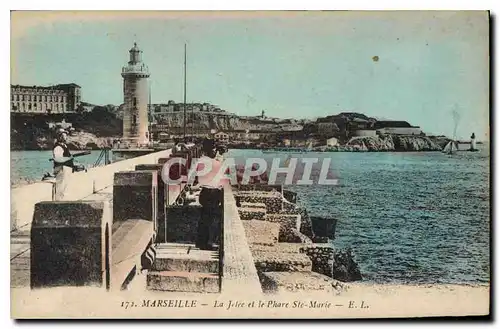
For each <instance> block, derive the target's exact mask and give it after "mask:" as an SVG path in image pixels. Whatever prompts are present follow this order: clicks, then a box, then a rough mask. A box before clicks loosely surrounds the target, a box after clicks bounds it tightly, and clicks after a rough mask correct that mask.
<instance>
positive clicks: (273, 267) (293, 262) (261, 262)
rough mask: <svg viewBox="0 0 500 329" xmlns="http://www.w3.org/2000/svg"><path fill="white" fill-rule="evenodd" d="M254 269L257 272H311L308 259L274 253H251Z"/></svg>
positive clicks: (310, 264)
mask: <svg viewBox="0 0 500 329" xmlns="http://www.w3.org/2000/svg"><path fill="white" fill-rule="evenodd" d="M252 255H253V259H254V263H255V268H257V271H259V272H283V271H290V272H295V271H306V272H308V271H311V268H312V263H311V260H310V259H309V257H307V256H306V255H304V254H300V253H281V252H274V251H254V252H252Z"/></svg>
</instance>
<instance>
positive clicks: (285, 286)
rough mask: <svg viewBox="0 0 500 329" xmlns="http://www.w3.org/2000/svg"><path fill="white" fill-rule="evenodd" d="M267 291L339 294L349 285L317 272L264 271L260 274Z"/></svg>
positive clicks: (263, 286)
mask: <svg viewBox="0 0 500 329" xmlns="http://www.w3.org/2000/svg"><path fill="white" fill-rule="evenodd" d="M259 278H260V282H261V284H262V290H263V291H264V292H267V293H290V292H296V293H301V292H302V293H311V292H312V293H327V294H334V295H338V294H340V293H342V292H343V291H346V290H347V287H346V286H345V285H344V284H343V283H341V282H339V281H337V280H335V279H332V278H330V277H327V276H326V275H323V274H319V273H315V272H263V273H260V275H259Z"/></svg>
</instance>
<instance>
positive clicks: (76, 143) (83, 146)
mask: <svg viewBox="0 0 500 329" xmlns="http://www.w3.org/2000/svg"><path fill="white" fill-rule="evenodd" d="M117 138H118V137H117ZM114 139H115V138H113V137H97V136H96V135H94V134H92V133H88V132H76V133H74V134H72V135H71V136H70V138H69V141H68V143H67V144H68V147H69V149H70V150H101V149H103V148H111V147H112V146H113V140H114ZM54 142H55V141H54V140H53V139H52V138H48V137H46V136H37V137H36V138H34V139H32V140H28V141H24V140H23V141H22V140H18V139H16V138H14V137H13V138H11V147H10V149H11V151H46V150H52V147H53V145H54Z"/></svg>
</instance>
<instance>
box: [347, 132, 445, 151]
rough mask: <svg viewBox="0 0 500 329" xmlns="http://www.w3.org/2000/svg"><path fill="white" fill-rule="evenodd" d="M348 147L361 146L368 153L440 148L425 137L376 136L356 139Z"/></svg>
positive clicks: (434, 141) (434, 149)
mask: <svg viewBox="0 0 500 329" xmlns="http://www.w3.org/2000/svg"><path fill="white" fill-rule="evenodd" d="M349 145H353V146H354V145H357V146H360V147H362V148H364V147H363V145H364V146H365V147H366V148H367V149H368V151H405V152H412V151H440V150H442V146H441V145H440V144H439V143H438V142H437V141H436V140H435V139H432V138H430V137H427V136H398V135H387V136H376V137H371V136H370V137H357V138H355V139H352V140H351V141H350V142H349Z"/></svg>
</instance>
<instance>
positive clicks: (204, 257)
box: [152, 246, 219, 273]
mask: <svg viewBox="0 0 500 329" xmlns="http://www.w3.org/2000/svg"><path fill="white" fill-rule="evenodd" d="M152 270H153V271H175V272H198V273H219V257H218V253H217V252H216V251H208V250H199V249H198V248H194V246H192V247H191V246H189V247H188V250H187V251H186V250H185V249H181V248H176V249H174V248H172V249H167V248H157V250H156V259H155V262H154V264H153V268H152Z"/></svg>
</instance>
